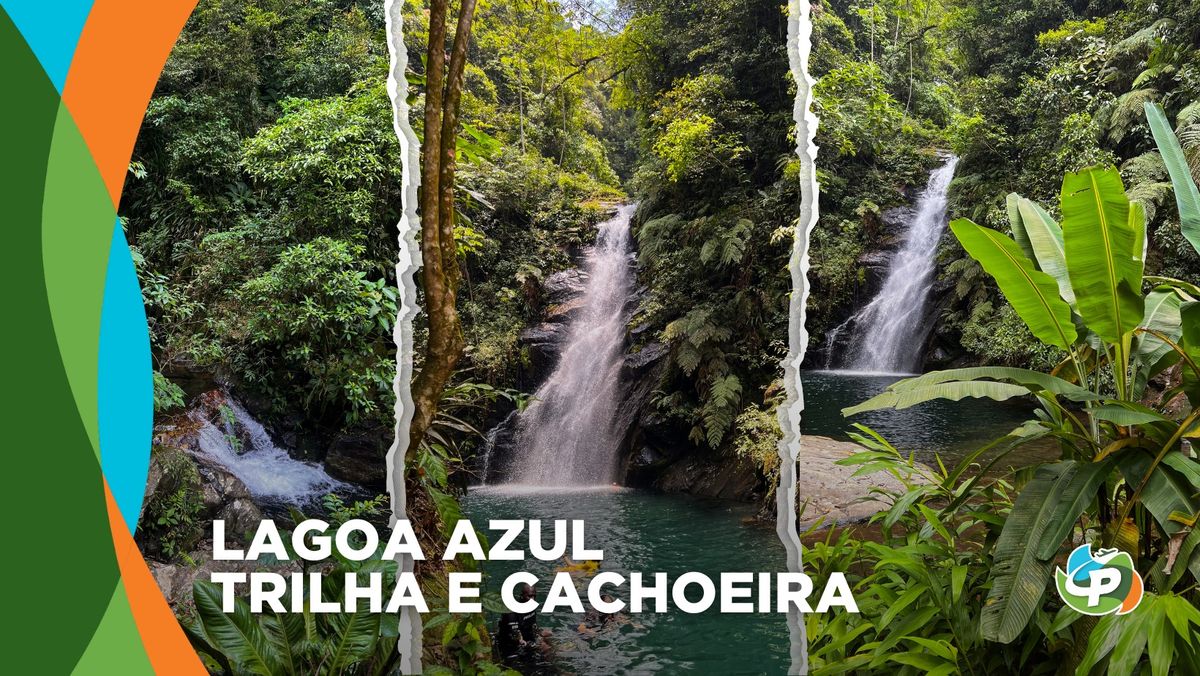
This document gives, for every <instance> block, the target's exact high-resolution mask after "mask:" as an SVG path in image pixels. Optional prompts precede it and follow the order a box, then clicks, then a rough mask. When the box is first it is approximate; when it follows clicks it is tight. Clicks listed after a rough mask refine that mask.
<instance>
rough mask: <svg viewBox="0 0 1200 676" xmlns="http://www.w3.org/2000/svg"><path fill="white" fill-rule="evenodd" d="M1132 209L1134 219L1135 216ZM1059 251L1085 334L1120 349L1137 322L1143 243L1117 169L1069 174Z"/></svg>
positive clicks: (1141, 308) (1064, 198) (1087, 170)
mask: <svg viewBox="0 0 1200 676" xmlns="http://www.w3.org/2000/svg"><path fill="white" fill-rule="evenodd" d="M1136 211H1137V210H1136V209H1135V213H1136ZM1062 213H1063V220H1062V228H1063V246H1064V250H1065V252H1066V261H1067V272H1068V274H1069V275H1070V278H1071V288H1072V289H1074V291H1075V298H1076V309H1077V310H1078V312H1079V315H1080V316H1081V317H1082V318H1083V320H1084V322H1086V323H1087V325H1088V328H1090V329H1091V330H1092V331H1094V332H1095V333H1096V335H1098V336H1100V337H1101V338H1102V339H1104V340H1105V341H1107V342H1109V343H1117V344H1119V343H1120V342H1121V340H1122V338H1123V336H1125V334H1127V333H1129V332H1131V331H1133V329H1134V328H1136V327H1137V325H1138V323H1139V322H1141V321H1142V314H1143V305H1142V294H1141V288H1142V263H1141V258H1142V256H1141V252H1142V242H1139V241H1137V231H1136V228H1135V226H1134V225H1133V223H1132V221H1131V219H1130V206H1129V199H1128V198H1127V197H1126V196H1125V187H1124V186H1123V185H1122V184H1121V175H1120V174H1119V173H1118V172H1117V170H1116V169H1099V168H1092V169H1085V170H1083V171H1081V172H1079V173H1068V174H1067V175H1066V176H1064V177H1063V186H1062Z"/></svg>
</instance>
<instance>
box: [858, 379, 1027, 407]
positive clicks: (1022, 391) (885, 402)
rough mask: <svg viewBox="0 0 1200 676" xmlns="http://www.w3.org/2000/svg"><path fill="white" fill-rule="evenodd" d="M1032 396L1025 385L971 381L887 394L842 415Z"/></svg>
mask: <svg viewBox="0 0 1200 676" xmlns="http://www.w3.org/2000/svg"><path fill="white" fill-rule="evenodd" d="M1026 394H1029V389H1028V388H1026V387H1023V386H1021V385H1012V384H1010V383H998V382H995V381H993V380H969V381H953V382H948V383H938V384H936V385H930V386H928V387H918V388H913V389H906V390H902V391H899V392H895V391H886V392H881V393H880V394H878V395H876V396H874V397H871V398H870V399H868V400H866V401H864V402H863V403H861V404H858V405H857V406H850V407H848V408H844V409H842V415H844V416H852V415H854V414H856V413H862V412H864V411H876V410H879V409H881V408H894V409H902V408H908V407H909V406H916V405H917V404H923V403H925V402H927V401H933V400H935V399H949V400H950V401H958V400H960V399H964V398H966V397H977V398H978V397H986V398H988V399H995V400H996V401H1004V400H1005V399H1011V398H1013V397H1020V396H1023V395H1026Z"/></svg>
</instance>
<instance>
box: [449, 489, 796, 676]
mask: <svg viewBox="0 0 1200 676" xmlns="http://www.w3.org/2000/svg"><path fill="white" fill-rule="evenodd" d="M465 509H466V512H467V514H468V515H469V517H470V518H471V519H472V521H474V522H475V523H476V525H477V526H483V525H484V524H485V523H486V520H487V519H543V520H544V521H545V520H550V519H583V520H585V522H586V523H587V545H588V546H589V547H599V548H601V549H603V550H604V561H603V562H602V563H601V566H600V570H606V571H607V570H611V571H616V572H621V573H627V572H630V571H640V572H643V573H647V574H648V573H654V572H665V573H667V575H668V578H670V579H674V578H675V577H677V576H678V575H680V574H681V573H684V572H686V571H689V570H695V571H698V572H701V573H704V574H706V575H708V576H709V577H711V578H713V579H714V581H715V580H717V578H719V576H720V574H721V573H722V572H734V571H749V572H759V571H762V572H776V571H782V570H784V552H783V547H782V545H780V543H779V540H778V539H777V538H776V537H775V532H774V530H773V529H771V528H767V527H762V526H755V525H744V524H743V523H742V521H743V519H745V518H747V517H749V516H750V515H751V514H752V513H753V510H754V507H753V506H750V505H733V504H729V503H724V502H712V501H705V500H699V499H694V498H688V497H684V496H678V495H659V494H654V493H647V492H642V491H631V490H616V491H613V490H604V491H597V490H593V491H587V492H583V493H564V492H541V493H536V494H535V493H530V492H515V493H514V492H508V491H504V490H502V489H490V488H484V489H480V490H477V491H475V492H473V493H471V494H470V495H469V496H468V497H467V499H466V501H465ZM544 532H545V533H546V535H545V536H544V537H545V538H546V539H545V542H546V544H547V545H548V544H549V543H550V542H549V533H550V530H549V529H548V528H546V529H545V530H544ZM527 543H528V538H527V537H524V536H523V537H522V538H520V539H519V540H518V542H517V544H516V545H514V547H513V548H514V549H515V548H517V547H518V546H520V547H526V546H527ZM560 566H562V563H561V562H556V563H550V562H542V561H523V562H522V561H492V562H488V563H487V564H485V566H484V569H485V571H486V572H487V574H488V580H487V583H486V585H485V586H486V590H487V591H488V592H490V593H491V594H494V595H498V594H499V590H500V583H501V582H502V581H503V579H504V578H505V577H506V576H507V575H509V574H511V573H514V572H516V571H518V570H528V571H530V572H533V573H534V574H536V575H538V576H539V577H540V578H541V579H542V580H544V582H543V583H542V584H541V585H540V586H539V599H541V600H545V596H544V594H545V592H546V591H547V589H548V588H549V584H548V581H549V579H550V578H551V576H552V575H553V573H554V572H555V570H556V569H557V568H559V567H560ZM578 584H580V585H585V584H586V580H584V579H581V580H580V581H579V582H578ZM606 590H612V593H613V595H614V596H616V597H617V598H620V599H622V600H625V601H628V588H627V587H620V588H611V587H606ZM581 596H582V592H581ZM584 598H586V597H584ZM585 605H586V601H585ZM489 619H490V621H491V622H492V624H493V625H494V624H495V620H496V618H495V616H491V617H490V618H489ZM582 619H583V618H582V616H581V615H579V614H575V613H571V612H567V611H560V612H555V613H553V614H550V615H545V614H544V615H542V616H541V617H540V618H539V621H540V623H541V625H542V626H543V627H545V628H549V629H551V630H552V631H553V633H554V636H553V639H552V641H551V642H552V643H553V644H554V645H555V647H556V649H557V651H558V655H559V659H560V662H561V665H562V667H563V668H564V670H565V671H567V672H573V673H579V674H627V673H639V674H640V673H651V672H663V673H672V674H674V673H679V672H681V671H687V670H695V671H697V672H698V673H711V674H729V673H738V674H746V673H749V674H754V673H785V672H786V670H787V666H788V654H787V649H788V635H787V621H786V617H785V616H784V615H780V614H774V613H764V614H758V613H753V614H744V615H722V614H720V613H719V612H717V610H716V609H715V606H714V609H712V610H710V611H708V612H704V613H700V614H696V615H689V614H686V613H683V612H681V611H678V610H674V609H672V610H671V611H670V612H667V613H664V614H661V615H658V614H654V613H651V612H643V613H639V614H637V615H630V616H629V620H630V621H629V622H627V623H624V624H620V625H619V626H615V627H612V628H610V629H608V630H606V631H604V632H601V633H599V634H598V635H596V636H594V637H591V638H585V637H583V636H581V635H580V633H579V632H578V631H577V627H578V626H579V623H580V622H581V621H582ZM493 628H494V627H493Z"/></svg>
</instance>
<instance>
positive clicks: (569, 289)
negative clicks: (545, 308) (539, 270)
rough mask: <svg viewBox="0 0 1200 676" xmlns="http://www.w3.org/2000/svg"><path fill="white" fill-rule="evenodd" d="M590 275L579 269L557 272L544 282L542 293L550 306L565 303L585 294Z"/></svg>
mask: <svg viewBox="0 0 1200 676" xmlns="http://www.w3.org/2000/svg"><path fill="white" fill-rule="evenodd" d="M587 279H588V274H587V273H586V272H584V271H583V270H580V269H579V268H572V269H570V270H563V271H561V272H556V273H554V274H552V275H550V276H549V277H547V278H546V281H544V282H542V293H543V294H544V296H545V298H546V302H547V303H548V304H550V305H555V304H558V303H565V302H567V301H569V300H571V299H573V298H575V297H576V296H578V295H579V294H581V293H583V288H584V285H586V284H587Z"/></svg>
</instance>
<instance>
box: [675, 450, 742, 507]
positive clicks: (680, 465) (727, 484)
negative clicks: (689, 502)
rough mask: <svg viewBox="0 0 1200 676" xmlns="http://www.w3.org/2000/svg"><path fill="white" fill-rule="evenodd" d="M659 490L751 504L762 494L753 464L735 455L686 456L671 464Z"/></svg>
mask: <svg viewBox="0 0 1200 676" xmlns="http://www.w3.org/2000/svg"><path fill="white" fill-rule="evenodd" d="M656 487H657V488H658V489H659V490H663V491H666V492H668V493H689V494H691V495H698V496H701V497H706V498H721V499H725V500H740V501H743V502H751V501H754V500H755V499H756V498H758V497H759V496H760V494H761V492H762V481H761V480H760V479H759V476H758V471H757V470H756V468H755V467H754V465H753V463H751V462H750V461H749V460H746V459H745V458H741V457H738V456H736V455H733V454H721V453H710V454H704V455H686V456H684V457H683V458H681V459H679V460H677V461H675V462H673V463H671V464H670V465H668V466H667V467H666V469H665V470H663V472H662V474H661V475H660V476H659V478H658V482H657V483H656Z"/></svg>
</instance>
